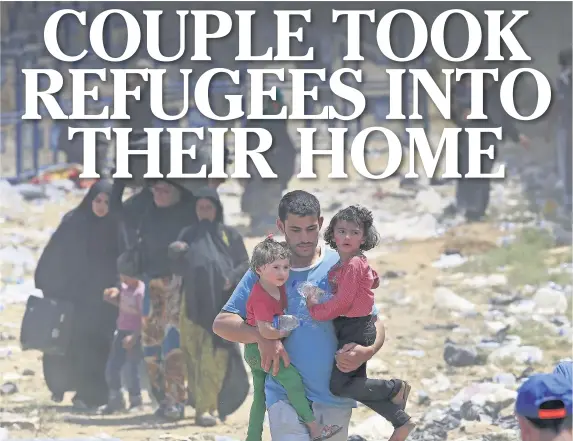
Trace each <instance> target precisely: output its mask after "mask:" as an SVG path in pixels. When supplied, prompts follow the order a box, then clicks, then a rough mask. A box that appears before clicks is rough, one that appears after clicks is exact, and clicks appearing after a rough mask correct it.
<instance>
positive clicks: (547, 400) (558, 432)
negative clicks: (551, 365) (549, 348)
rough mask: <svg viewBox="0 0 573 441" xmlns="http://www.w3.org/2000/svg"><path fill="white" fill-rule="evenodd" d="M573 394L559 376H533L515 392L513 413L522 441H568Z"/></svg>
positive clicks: (567, 383) (569, 385) (569, 383)
mask: <svg viewBox="0 0 573 441" xmlns="http://www.w3.org/2000/svg"><path fill="white" fill-rule="evenodd" d="M572 401H573V391H572V385H571V381H569V380H567V379H566V378H565V377H564V376H562V375H556V374H536V375H532V376H531V377H529V378H528V379H527V380H526V381H525V383H523V385H522V386H521V387H520V388H519V390H518V391H517V399H516V402H515V413H516V415H517V420H518V423H519V428H520V431H521V439H522V440H523V441H571V421H572V420H571V414H572Z"/></svg>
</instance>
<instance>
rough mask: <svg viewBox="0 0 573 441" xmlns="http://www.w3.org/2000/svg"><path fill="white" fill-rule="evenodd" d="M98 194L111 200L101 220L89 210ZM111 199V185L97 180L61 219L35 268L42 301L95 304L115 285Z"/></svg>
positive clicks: (116, 250) (115, 239) (115, 235)
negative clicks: (80, 200)
mask: <svg viewBox="0 0 573 441" xmlns="http://www.w3.org/2000/svg"><path fill="white" fill-rule="evenodd" d="M100 193H104V194H106V195H108V197H109V198H110V199H109V212H108V214H107V215H106V216H104V217H98V216H96V215H95V214H94V212H93V209H92V202H93V200H94V199H95V198H96V197H97V196H98V195H99V194H100ZM111 195H112V183H111V182H110V181H107V180H100V181H98V182H96V183H95V184H94V185H93V186H92V187H91V188H90V190H89V191H88V193H87V194H86V195H85V197H84V198H83V200H82V202H81V203H80V204H79V205H78V206H77V207H76V208H74V209H73V210H71V211H69V212H68V213H67V214H66V215H65V216H64V217H63V219H62V221H61V223H60V225H59V226H58V228H57V229H56V231H55V232H54V234H53V235H52V237H51V238H50V240H49V242H48V244H47V245H46V248H45V249H44V251H43V253H42V255H41V257H40V260H39V261H38V265H37V267H36V273H35V282H36V287H37V288H38V289H41V290H42V291H43V293H44V296H45V297H52V298H61V299H64V298H65V299H68V300H72V301H74V303H78V302H83V300H85V301H88V302H89V301H90V300H93V301H96V302H97V301H98V300H101V293H102V291H103V289H105V288H107V287H109V286H112V285H113V284H114V283H115V280H116V260H117V257H118V255H119V247H118V217H117V215H116V213H117V207H118V201H116V200H114V199H113V198H112V196H111ZM95 296H97V300H96V298H94V297H95ZM90 303H91V302H90Z"/></svg>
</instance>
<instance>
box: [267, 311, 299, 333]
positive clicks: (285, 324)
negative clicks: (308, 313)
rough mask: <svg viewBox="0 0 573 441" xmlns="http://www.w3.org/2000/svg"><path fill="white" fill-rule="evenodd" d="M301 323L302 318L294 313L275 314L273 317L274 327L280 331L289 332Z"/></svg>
mask: <svg viewBox="0 0 573 441" xmlns="http://www.w3.org/2000/svg"><path fill="white" fill-rule="evenodd" d="M300 325H301V323H300V320H299V319H298V318H296V317H295V316H294V315H275V316H274V318H273V327H274V328H275V329H278V330H279V331H286V332H289V331H292V330H293V329H295V328H298V327H299V326H300Z"/></svg>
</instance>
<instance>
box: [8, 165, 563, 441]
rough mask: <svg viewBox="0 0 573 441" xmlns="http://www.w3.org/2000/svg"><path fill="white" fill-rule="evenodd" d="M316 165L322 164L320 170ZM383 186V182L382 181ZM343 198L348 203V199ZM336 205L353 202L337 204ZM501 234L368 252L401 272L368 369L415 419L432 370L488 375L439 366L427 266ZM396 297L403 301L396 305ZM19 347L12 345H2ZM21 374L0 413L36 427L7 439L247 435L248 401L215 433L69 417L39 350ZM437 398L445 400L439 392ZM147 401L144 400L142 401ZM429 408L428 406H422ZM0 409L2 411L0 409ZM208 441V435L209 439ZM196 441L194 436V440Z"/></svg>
mask: <svg viewBox="0 0 573 441" xmlns="http://www.w3.org/2000/svg"><path fill="white" fill-rule="evenodd" d="M321 168H322V167H321ZM324 184H325V180H324V174H323V173H321V178H320V179H319V180H318V182H317V181H307V182H300V181H295V182H293V183H292V185H291V186H292V187H295V188H301V187H306V188H313V187H314V188H317V187H318V188H320V186H322V185H324ZM329 185H334V186H337V185H344V183H343V182H338V183H337V182H334V183H333V182H332V181H331V182H330V183H329ZM380 185H381V187H383V186H384V185H383V184H382V183H381V184H380ZM341 197H344V198H347V197H349V196H348V195H343V196H341ZM340 202H341V203H346V202H354V201H345V200H341V201H340ZM50 210H53V214H52V213H50V215H47V218H48V219H50V220H49V221H46V222H49V223H51V224H54V225H55V223H57V221H58V216H57V215H56V213H57V212H58V210H54V209H53V207H52V208H50V209H47V213H48V212H49V211H50ZM501 234H502V233H501V232H500V231H499V229H498V228H497V227H496V226H494V225H493V224H488V223H483V224H473V225H471V226H462V227H458V228H456V229H454V230H452V231H450V232H449V233H448V234H447V235H446V236H444V237H440V238H436V239H431V240H425V241H419V242H401V243H399V244H394V245H391V246H381V247H379V248H378V249H376V250H373V253H372V258H371V259H370V260H371V263H372V265H373V266H374V268H375V269H376V270H377V271H378V272H379V273H380V274H385V273H387V272H389V271H391V272H394V273H397V274H400V276H399V277H396V278H388V279H387V284H384V285H383V286H381V287H380V288H378V289H377V290H376V301H377V303H378V305H379V306H380V309H381V313H382V314H383V315H384V317H385V319H384V320H385V325H386V330H387V331H386V334H387V338H386V343H385V345H384V347H383V349H382V350H381V351H380V352H379V353H378V354H377V355H376V357H375V358H374V359H373V361H372V362H371V363H370V371H371V372H373V373H375V374H376V375H380V376H390V375H391V376H392V377H398V378H405V379H408V380H409V381H410V382H411V383H412V385H413V391H414V393H413V394H411V399H410V404H409V405H408V410H409V411H410V412H411V413H412V414H413V415H416V414H420V413H421V412H422V411H423V410H424V409H423V408H422V407H421V406H419V405H418V404H417V393H416V392H415V391H417V390H420V389H422V387H423V386H422V379H424V378H431V377H433V376H434V375H435V374H436V373H439V372H444V373H446V372H447V375H448V377H449V378H450V379H452V383H454V382H455V381H454V378H455V377H456V376H457V377H458V382H457V383H458V384H459V383H461V384H464V383H468V382H469V381H471V379H472V378H476V379H480V378H483V377H484V376H487V374H486V373H485V371H484V369H486V368H485V367H483V366H473V367H468V368H464V369H461V370H458V371H452V370H451V369H450V368H448V367H447V366H446V364H445V362H444V361H443V358H442V352H443V342H444V340H445V339H446V338H447V337H448V336H450V333H451V331H450V330H448V329H447V327H440V326H434V327H432V328H429V326H430V325H447V324H449V323H451V322H452V318H451V317H450V316H449V315H446V314H444V313H443V312H440V311H437V310H435V309H434V308H433V295H432V291H433V287H434V285H435V282H436V279H437V278H438V277H439V276H440V274H441V272H442V270H439V269H436V268H434V267H432V266H431V263H432V262H433V261H435V260H436V259H437V258H438V257H439V256H440V255H441V254H442V253H443V252H444V250H446V249H450V248H455V249H458V250H460V251H463V252H465V253H467V254H473V253H477V252H483V251H484V250H487V249H489V248H492V247H495V242H496V240H497V239H498V238H499V237H500V235H501ZM256 242H257V239H249V240H247V246H248V248H249V249H252V247H253V245H254V244H255V243H256ZM396 297H400V298H402V299H403V300H404V301H403V302H396ZM23 311H24V306H23V305H16V306H9V307H7V308H6V310H4V311H2V312H0V331H9V332H10V333H12V334H14V335H17V332H18V329H17V328H16V329H14V328H12V326H13V325H17V326H19V324H20V321H21V318H22V314H23ZM464 320H467V322H464V323H463V325H464V327H469V328H472V329H476V330H478V332H479V329H481V327H482V326H483V323H482V322H481V320H482V319H480V318H476V319H471V318H470V319H464ZM8 343H9V344H11V345H12V344H13V345H17V341H16V342H8ZM417 350H418V351H419V350H423V351H424V353H425V356H424V358H416V357H414V356H411V355H408V354H407V352H408V351H417ZM565 355H568V354H563V353H562V350H561V349H556V351H555V352H554V353H552V352H551V351H549V356H548V357H547V358H548V360H549V361H550V362H551V360H553V359H554V358H559V357H563V356H565ZM25 369H29V370H32V371H33V372H34V375H30V376H23V377H22V378H21V379H19V380H18V382H17V384H18V388H19V394H18V395H15V396H25V397H29V400H28V401H25V402H15V401H14V399H13V397H15V396H12V397H10V396H8V397H2V396H0V408H3V409H4V410H6V411H11V412H18V413H25V414H27V415H29V416H31V417H34V418H36V420H37V421H36V424H35V427H34V428H32V427H27V425H26V424H21V425H20V427H19V428H16V427H12V428H10V435H11V437H13V438H14V439H18V438H29V437H62V438H71V437H74V436H98V435H99V436H102V435H103V434H105V436H110V437H117V438H119V439H121V440H126V441H127V440H155V439H159V437H160V436H164V439H186V438H188V437H190V436H193V435H198V434H216V435H219V436H222V435H227V436H229V437H231V438H233V439H239V440H240V439H243V437H244V436H245V434H246V423H247V420H248V412H249V408H250V404H251V401H250V399H248V400H247V401H246V402H245V403H244V404H243V406H242V407H241V408H240V409H239V410H238V411H237V412H236V413H235V414H233V415H231V416H230V417H229V418H228V420H227V421H226V422H225V423H224V424H220V425H218V426H216V427H213V428H201V427H197V426H195V425H194V419H193V410H192V409H190V408H188V409H187V418H186V419H185V420H183V421H181V422H179V423H176V424H173V423H160V422H158V421H157V420H155V419H154V418H153V416H151V415H150V414H151V411H152V409H151V407H147V408H146V409H144V411H143V412H139V413H133V414H131V413H124V414H120V415H117V416H105V417H103V416H96V415H86V414H79V413H74V412H73V411H72V409H71V403H70V401H69V400H70V398H71V397H69V396H66V400H65V401H64V402H63V403H62V404H59V405H57V404H54V403H52V402H51V401H50V396H49V392H48V390H47V388H46V387H45V385H44V382H43V377H42V368H41V356H40V354H39V353H38V352H34V351H31V352H23V353H17V354H14V355H13V356H12V357H11V358H8V359H0V373H2V374H4V375H5V374H8V373H18V374H20V375H22V372H23V371H24V370H25ZM453 393H455V391H445V392H443V393H439V394H437V395H436V396H434V397H432V399H433V400H434V399H436V400H439V399H446V398H448V397H451V395H452V394H453ZM441 394H443V395H441ZM148 403H149V402H148ZM426 409H427V408H426ZM0 410H1V409H0ZM370 415H372V412H371V411H370V410H368V409H366V408H363V407H360V408H358V409H356V410H355V411H354V414H353V419H352V423H353V424H356V423H358V422H360V421H362V420H364V419H365V418H367V417H368V416H370ZM208 438H209V437H206V439H208ZM199 439H200V438H199ZM268 440H270V436H269V434H268V429H267V428H265V441H268Z"/></svg>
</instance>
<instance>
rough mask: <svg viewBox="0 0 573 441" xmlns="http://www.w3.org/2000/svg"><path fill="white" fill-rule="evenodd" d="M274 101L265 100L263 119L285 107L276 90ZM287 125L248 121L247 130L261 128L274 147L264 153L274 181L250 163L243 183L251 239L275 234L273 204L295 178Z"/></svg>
mask: <svg viewBox="0 0 573 441" xmlns="http://www.w3.org/2000/svg"><path fill="white" fill-rule="evenodd" d="M276 97H277V99H276V100H272V99H271V98H270V97H267V99H266V100H265V115H276V114H279V113H280V112H281V110H282V107H283V106H284V105H285V103H284V97H283V94H282V92H281V91H280V89H278V88H277V95H276ZM287 123H288V121H287V120H285V119H276V120H269V119H266V120H248V121H247V127H262V128H264V129H266V130H268V131H269V132H270V133H271V134H272V136H273V145H272V146H271V148H270V149H269V150H268V151H267V152H265V158H266V160H267V161H268V163H269V166H270V167H271V169H272V170H273V171H274V172H275V174H276V175H277V177H276V178H269V179H263V178H262V177H261V176H260V173H259V171H258V170H257V169H256V167H255V166H254V164H252V162H249V165H248V169H247V171H248V173H249V174H250V175H251V177H250V178H248V179H245V180H243V186H244V191H243V195H242V197H241V211H242V212H243V213H247V214H248V215H249V217H250V228H251V235H253V236H258V235H266V234H268V233H271V232H273V231H275V230H276V223H275V221H276V219H275V218H276V215H275V210H276V206H275V205H276V201H277V200H278V199H280V198H281V196H282V193H283V192H284V191H285V190H286V189H287V187H288V183H289V181H290V180H291V178H292V177H293V176H294V174H295V162H296V149H295V146H294V144H293V142H292V139H291V137H290V135H289V133H288V124H287Z"/></svg>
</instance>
